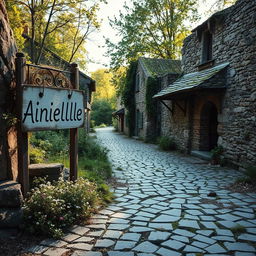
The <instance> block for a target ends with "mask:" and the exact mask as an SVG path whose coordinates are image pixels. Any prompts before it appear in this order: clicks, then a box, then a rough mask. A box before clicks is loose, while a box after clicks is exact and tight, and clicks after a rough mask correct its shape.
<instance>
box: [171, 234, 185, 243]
mask: <svg viewBox="0 0 256 256" xmlns="http://www.w3.org/2000/svg"><path fill="white" fill-rule="evenodd" d="M171 239H174V240H178V241H180V242H183V243H189V239H188V238H187V237H185V236H177V235H174V236H171Z"/></svg>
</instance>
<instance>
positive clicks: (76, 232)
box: [69, 226, 90, 236]
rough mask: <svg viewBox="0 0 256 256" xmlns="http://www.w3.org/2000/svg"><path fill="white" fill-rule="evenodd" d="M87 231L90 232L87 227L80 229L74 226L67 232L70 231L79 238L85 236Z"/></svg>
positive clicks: (80, 227)
mask: <svg viewBox="0 0 256 256" xmlns="http://www.w3.org/2000/svg"><path fill="white" fill-rule="evenodd" d="M89 230H90V229H89V228H87V227H82V226H74V227H72V228H70V229H69V231H70V232H71V233H75V234H77V235H80V236H82V235H84V234H85V233H86V232H88V231H89Z"/></svg>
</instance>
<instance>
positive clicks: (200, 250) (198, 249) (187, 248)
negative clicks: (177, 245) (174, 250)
mask: <svg viewBox="0 0 256 256" xmlns="http://www.w3.org/2000/svg"><path fill="white" fill-rule="evenodd" d="M183 252H203V250H202V249H200V248H197V247H195V246H191V245H187V246H186V247H185V248H184V249H183Z"/></svg>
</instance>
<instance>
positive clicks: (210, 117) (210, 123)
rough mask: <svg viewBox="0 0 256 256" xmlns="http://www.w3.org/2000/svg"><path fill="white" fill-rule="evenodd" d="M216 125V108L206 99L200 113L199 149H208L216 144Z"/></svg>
mask: <svg viewBox="0 0 256 256" xmlns="http://www.w3.org/2000/svg"><path fill="white" fill-rule="evenodd" d="M217 126H218V110H217V108H216V106H215V105H214V104H213V103H212V102H210V101H208V102H206V103H205V104H204V105H203V107H202V110H201V115H200V148H199V149H200V150H203V151H210V150H211V149H213V148H214V147H216V146H217V141H218V132H217Z"/></svg>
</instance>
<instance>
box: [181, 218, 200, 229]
mask: <svg viewBox="0 0 256 256" xmlns="http://www.w3.org/2000/svg"><path fill="white" fill-rule="evenodd" d="M179 226H180V227H185V228H195V229H200V227H199V225H198V223H197V221H194V220H181V221H180V222H179Z"/></svg>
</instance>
